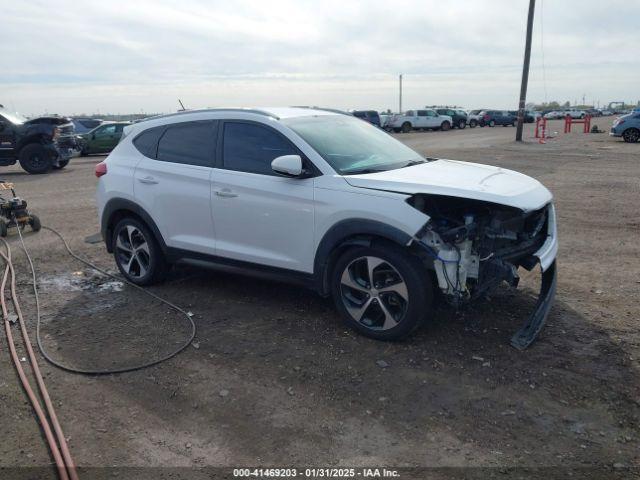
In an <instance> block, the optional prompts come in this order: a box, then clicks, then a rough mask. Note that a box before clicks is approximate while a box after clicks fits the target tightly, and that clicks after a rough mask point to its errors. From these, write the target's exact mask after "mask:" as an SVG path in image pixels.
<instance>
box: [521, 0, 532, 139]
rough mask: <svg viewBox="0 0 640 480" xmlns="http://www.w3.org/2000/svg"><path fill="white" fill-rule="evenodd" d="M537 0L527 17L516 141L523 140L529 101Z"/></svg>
mask: <svg viewBox="0 0 640 480" xmlns="http://www.w3.org/2000/svg"><path fill="white" fill-rule="evenodd" d="M535 9H536V0H529V16H528V18H527V41H526V42H525V46H524V64H523V65H522V85H521V86H520V104H519V108H518V128H517V129H516V142H521V141H522V127H523V124H524V108H525V104H526V102H527V85H528V83H529V61H530V60H531V36H532V34H533V14H534V12H535Z"/></svg>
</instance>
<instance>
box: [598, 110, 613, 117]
mask: <svg viewBox="0 0 640 480" xmlns="http://www.w3.org/2000/svg"><path fill="white" fill-rule="evenodd" d="M601 112H602V116H603V117H608V116H610V115H613V112H612V111H611V110H609V109H607V108H605V109H604V110H601Z"/></svg>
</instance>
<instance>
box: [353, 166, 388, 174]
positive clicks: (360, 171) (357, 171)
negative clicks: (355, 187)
mask: <svg viewBox="0 0 640 480" xmlns="http://www.w3.org/2000/svg"><path fill="white" fill-rule="evenodd" d="M387 170H389V169H388V168H360V169H355V170H346V171H343V172H342V174H343V175H362V174H366V173H380V172H386V171H387Z"/></svg>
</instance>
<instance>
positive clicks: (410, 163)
mask: <svg viewBox="0 0 640 480" xmlns="http://www.w3.org/2000/svg"><path fill="white" fill-rule="evenodd" d="M423 163H427V161H426V160H423V159H419V160H411V161H410V162H407V163H406V164H405V165H403V166H402V167H401V168H405V167H413V166H415V165H422V164H423Z"/></svg>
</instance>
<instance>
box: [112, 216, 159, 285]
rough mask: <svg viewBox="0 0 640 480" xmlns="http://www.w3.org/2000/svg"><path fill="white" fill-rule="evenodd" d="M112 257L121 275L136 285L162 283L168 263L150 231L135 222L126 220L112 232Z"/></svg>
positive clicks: (129, 218) (120, 222)
mask: <svg viewBox="0 0 640 480" xmlns="http://www.w3.org/2000/svg"><path fill="white" fill-rule="evenodd" d="M112 245H113V257H114V259H115V261H116V265H117V266H118V270H120V273H122V275H123V276H124V277H125V278H126V279H127V280H129V281H130V282H132V283H135V284H136V285H152V284H154V283H158V282H160V281H162V280H163V279H164V278H165V276H166V272H167V262H166V260H165V258H164V254H163V253H162V250H161V249H160V246H159V245H158V242H157V241H156V239H155V237H154V236H153V234H152V233H151V231H150V230H149V228H148V227H147V226H146V225H145V224H144V223H143V222H141V221H140V220H138V219H137V218H132V217H127V218H123V219H122V220H120V221H119V222H118V224H117V225H116V227H115V228H114V229H113V239H112Z"/></svg>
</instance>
